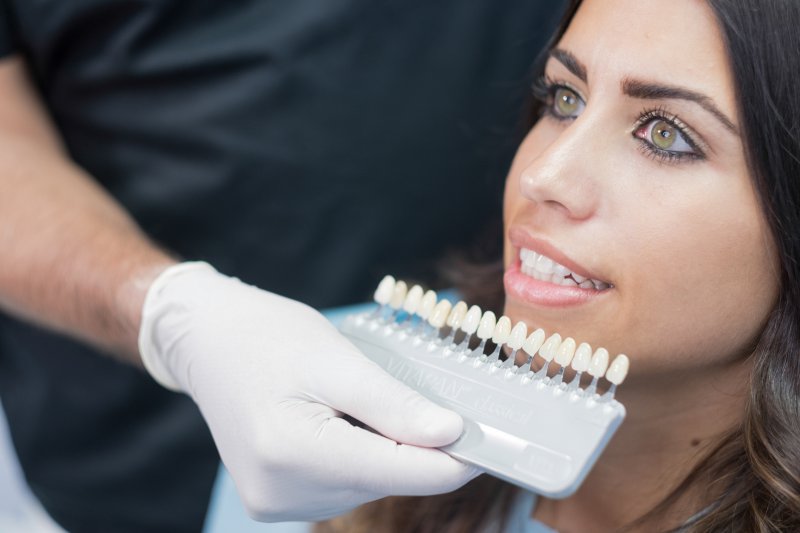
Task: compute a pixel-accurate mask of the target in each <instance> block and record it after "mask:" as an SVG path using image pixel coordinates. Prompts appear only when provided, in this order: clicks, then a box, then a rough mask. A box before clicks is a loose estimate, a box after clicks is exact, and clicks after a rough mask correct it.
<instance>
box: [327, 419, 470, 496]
mask: <svg viewBox="0 0 800 533" xmlns="http://www.w3.org/2000/svg"><path fill="white" fill-rule="evenodd" d="M316 436H317V447H316V449H317V450H320V451H321V450H324V452H323V453H324V457H320V459H322V460H323V461H324V462H325V464H327V465H330V468H335V470H336V472H337V473H339V475H340V476H344V479H343V480H342V481H343V483H342V485H343V486H345V485H346V486H350V487H353V488H355V489H360V490H361V491H363V492H364V493H367V495H370V496H371V497H370V498H369V499H377V498H380V497H383V496H387V495H405V496H424V495H430V494H440V493H443V492H450V491H452V490H455V489H457V488H458V487H460V486H462V485H463V484H465V483H466V482H468V481H469V480H471V479H473V478H474V477H475V476H477V475H479V474H480V473H481V471H480V470H479V469H477V468H475V467H472V466H470V465H466V464H464V463H461V462H460V461H457V460H456V459H453V458H452V457H450V456H449V455H447V454H446V453H444V452H442V451H439V450H434V449H430V448H420V447H417V446H411V445H407V444H397V443H396V442H394V441H392V440H390V439H387V438H385V437H382V436H381V435H377V434H375V433H370V432H369V431H366V430H364V429H361V428H357V427H354V426H352V425H350V424H349V423H347V422H346V421H345V420H342V419H341V418H335V417H334V418H330V419H328V420H327V421H326V422H325V423H324V425H323V426H322V427H321V428H320V429H319V431H317V433H316ZM355 497H356V498H361V499H362V501H358V502H355V503H356V504H358V503H363V501H367V500H363V498H364V496H363V495H362V496H358V495H356V496H355Z"/></svg>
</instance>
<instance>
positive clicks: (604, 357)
mask: <svg viewBox="0 0 800 533" xmlns="http://www.w3.org/2000/svg"><path fill="white" fill-rule="evenodd" d="M607 368H608V350H606V349H605V348H598V349H597V350H595V351H594V355H593V356H592V360H591V361H590V362H589V374H590V375H592V376H593V377H596V378H602V377H603V374H605V373H606V369H607Z"/></svg>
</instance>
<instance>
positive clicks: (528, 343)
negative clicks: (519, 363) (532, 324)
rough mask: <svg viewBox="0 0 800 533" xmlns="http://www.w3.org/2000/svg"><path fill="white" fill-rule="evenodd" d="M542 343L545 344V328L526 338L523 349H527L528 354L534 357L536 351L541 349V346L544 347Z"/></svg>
mask: <svg viewBox="0 0 800 533" xmlns="http://www.w3.org/2000/svg"><path fill="white" fill-rule="evenodd" d="M542 344H544V330H543V329H542V328H539V329H537V330H536V331H534V332H533V333H531V334H530V335H528V338H527V339H525V342H524V343H522V349H523V350H525V352H526V353H527V354H528V355H530V356H531V357H533V356H534V355H536V352H538V351H539V348H541V347H542Z"/></svg>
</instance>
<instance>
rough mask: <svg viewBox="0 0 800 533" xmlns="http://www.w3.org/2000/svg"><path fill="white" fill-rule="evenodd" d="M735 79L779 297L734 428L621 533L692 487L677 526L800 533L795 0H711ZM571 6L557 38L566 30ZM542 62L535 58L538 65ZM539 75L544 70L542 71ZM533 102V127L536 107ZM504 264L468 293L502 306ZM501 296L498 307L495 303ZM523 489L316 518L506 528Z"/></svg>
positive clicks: (444, 528)
mask: <svg viewBox="0 0 800 533" xmlns="http://www.w3.org/2000/svg"><path fill="white" fill-rule="evenodd" d="M708 3H709V5H710V7H711V8H712V10H713V11H714V13H715V15H716V18H717V22H718V24H719V27H720V29H721V32H722V35H723V38H724V39H725V45H726V47H727V52H728V60H729V63H730V68H731V71H732V73H733V77H734V79H735V82H736V83H735V85H736V98H737V104H738V117H739V119H740V122H741V136H742V139H743V142H744V146H745V151H746V157H747V161H748V165H749V170H750V174H751V176H752V177H753V180H754V186H755V188H756V189H757V191H758V194H759V199H760V201H761V204H762V208H763V210H764V213H765V215H766V217H767V220H768V223H769V226H770V229H771V233H772V238H773V240H774V242H775V243H776V245H777V249H778V255H779V259H780V268H781V272H780V283H781V286H780V293H779V297H778V301H777V303H776V305H775V308H774V309H773V310H772V312H771V314H770V316H769V318H768V321H767V324H766V326H765V328H764V331H763V332H762V334H761V336H760V338H759V342H758V344H757V346H756V348H755V350H754V351H753V354H752V355H751V357H752V358H753V371H752V375H751V384H750V394H749V398H748V402H747V405H746V410H745V413H744V417H743V422H742V423H741V426H739V427H736V428H733V429H732V430H731V431H730V432H729V433H728V434H727V435H725V436H724V437H722V438H721V439H720V440H719V441H718V442H717V443H716V445H715V446H713V447H712V449H711V450H710V451H709V452H708V453H707V454H706V455H705V457H704V458H703V459H701V460H700V461H699V463H698V464H697V466H696V467H695V468H694V469H693V470H692V471H691V472H690V473H689V475H688V476H687V477H686V478H685V479H684V480H683V481H682V482H681V483H679V484H678V486H676V487H675V488H674V489H673V490H672V492H671V493H670V494H669V495H668V496H667V497H666V498H665V499H664V500H663V501H662V502H661V503H659V504H658V505H657V506H656V507H655V508H654V509H652V510H650V511H649V512H648V513H647V514H646V515H645V516H643V517H641V518H639V519H638V520H637V521H636V522H634V523H632V524H629V525H628V526H627V527H626V528H624V529H626V530H632V529H646V530H653V529H654V526H648V524H659V523H663V519H664V518H665V517H666V516H667V515H668V513H669V512H670V511H671V510H673V509H675V507H676V504H678V502H679V501H680V500H681V498H682V496H684V495H686V494H687V493H688V492H689V490H690V489H692V488H696V487H698V486H700V487H705V488H710V489H711V490H709V491H707V492H706V493H707V494H713V495H715V498H716V499H714V500H713V501H710V502H703V503H704V504H705V511H704V512H702V513H699V514H697V515H695V516H694V517H692V518H688V517H687V518H686V519H687V520H688V521H687V522H685V523H684V524H683V525H682V526H681V527H679V528H678V529H676V530H674V531H678V530H679V531H682V532H684V531H685V532H693V533H711V532H739V531H758V532H778V531H779V532H800V1H798V0H708ZM579 5H580V0H574V1H572V2H570V4H569V6H568V7H567V10H566V12H565V16H564V18H563V20H562V23H561V25H560V27H559V29H558V31H557V32H556V34H555V35H554V37H553V39H552V40H551V46H552V45H554V44H555V43H556V42H557V41H558V40H559V39H560V38H561V36H562V35H563V33H564V32H565V31H566V28H567V26H568V25H569V23H570V21H571V20H572V17H573V16H574V14H575V12H576V11H577V9H578V7H579ZM543 67H544V60H543V58H540V59H539V60H538V61H537V66H536V70H538V71H541V70H542V69H543ZM537 74H538V73H537ZM538 107H539V106H538V105H537V104H532V106H531V109H530V114H529V116H530V117H531V123H533V122H535V120H536V119H537V118H538V116H539V115H540V113H539V111H540V109H538ZM501 274H502V268H500V267H498V264H497V263H496V262H495V263H493V264H489V265H488V266H483V267H464V268H459V269H458V270H457V275H458V279H457V280H456V282H457V284H458V286H460V287H461V288H462V290H463V292H464V294H465V296H467V298H468V301H471V302H476V303H483V304H484V305H483V307H484V308H489V309H492V308H493V309H496V310H501V309H500V306H499V303H498V302H499V300H498V299H497V295H498V294H501V293H502V284H501V280H500V277H501ZM492 302H494V303H492ZM515 493H516V489H515V488H514V487H512V486H510V485H508V484H507V483H504V482H502V481H499V480H496V479H494V478H490V477H488V476H481V477H480V478H478V479H476V480H474V481H472V482H471V483H469V484H467V485H466V486H464V487H462V488H461V489H459V490H457V491H454V492H452V493H450V494H443V495H439V496H430V497H392V498H386V499H384V500H381V501H378V502H374V503H371V504H368V505H364V506H361V507H360V508H358V509H356V510H355V511H354V512H352V513H350V514H348V515H346V516H343V517H339V518H337V519H334V520H330V521H328V522H324V523H321V524H318V525H317V526H316V529H315V531H316V532H317V533H340V532H342V533H343V532H347V533H361V532H365V533H366V532H387V533H388V532H396V531H400V532H409V533H434V532H436V533H440V532H441V533H467V532H473V531H491V530H492V529H494V530H495V531H502V529H503V521H504V518H505V517H506V516H507V515H508V512H509V510H510V508H511V506H512V504H513V498H514V495H515Z"/></svg>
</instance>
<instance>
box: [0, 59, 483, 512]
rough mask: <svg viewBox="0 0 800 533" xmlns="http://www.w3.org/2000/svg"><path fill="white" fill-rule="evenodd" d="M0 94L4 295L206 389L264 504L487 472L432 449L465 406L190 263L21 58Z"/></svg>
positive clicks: (314, 500)
mask: <svg viewBox="0 0 800 533" xmlns="http://www.w3.org/2000/svg"><path fill="white" fill-rule="evenodd" d="M0 94H2V95H3V98H2V99H0V250H2V254H1V255H0V309H2V310H3V311H5V312H7V313H9V314H12V315H15V316H18V317H21V318H24V319H27V320H30V321H33V322H36V323H38V324H41V325H43V326H45V327H48V328H51V329H54V330H57V331H60V332H62V333H65V334H67V335H70V336H73V337H76V338H79V339H82V340H84V341H85V342H88V343H91V344H93V345H95V346H97V347H100V348H101V349H102V350H103V351H104V352H106V353H109V354H114V355H115V356H117V357H121V358H123V359H125V360H126V361H128V362H130V363H132V364H139V365H141V364H142V361H143V362H144V363H145V366H146V367H147V369H148V370H149V371H150V373H151V374H152V375H153V376H154V378H155V379H156V380H157V381H159V382H160V383H162V384H163V385H165V386H167V387H170V388H173V389H176V390H181V391H183V392H186V393H187V394H189V395H191V397H192V398H193V399H194V400H195V402H196V403H197V404H198V405H199V407H200V410H201V412H202V413H203V416H204V417H205V419H206V422H207V423H208V425H209V427H210V428H211V432H212V434H213V436H214V439H215V441H216V444H217V447H218V449H219V451H220V454H221V456H222V459H223V461H224V462H225V464H226V466H227V468H228V469H229V471H230V473H231V476H232V477H233V479H234V481H235V483H236V485H237V488H238V490H239V493H240V496H241V497H242V499H243V501H244V502H245V505H246V507H247V509H248V511H249V512H250V513H251V515H252V516H254V517H256V518H259V519H262V520H288V519H321V518H326V517H329V516H332V515H335V514H337V513H340V512H343V511H345V510H347V509H349V508H352V507H354V506H357V505H359V504H361V503H364V502H366V501H370V500H373V499H377V498H380V497H383V496H385V495H388V494H432V493H437V492H443V491H447V490H452V489H454V488H456V487H458V486H459V485H461V484H463V483H465V482H466V481H467V480H468V479H469V478H470V477H471V476H473V475H474V472H473V471H472V470H471V469H469V468H468V467H466V466H464V465H462V464H461V463H459V462H457V461H455V460H453V459H451V458H450V457H449V456H447V455H445V454H444V453H442V452H439V451H437V450H433V449H430V447H436V446H440V445H444V444H447V443H449V442H451V441H453V440H455V439H456V438H457V437H458V435H459V433H460V431H461V419H460V418H459V417H458V416H457V415H455V414H453V413H451V412H449V411H446V410H444V409H441V408H439V407H436V406H435V405H433V404H431V403H430V402H428V401H427V400H425V399H424V398H422V397H421V396H419V395H418V394H416V393H414V392H413V391H411V390H410V389H408V388H406V387H405V386H403V385H402V384H400V383H398V382H396V381H394V380H393V379H392V378H390V377H389V376H388V375H387V374H385V373H384V372H383V371H382V370H381V369H380V368H378V367H377V366H376V365H374V364H372V363H371V362H370V361H368V360H367V359H366V358H364V357H363V356H362V355H361V354H360V353H359V352H358V351H357V350H355V349H354V348H353V347H352V346H351V345H350V344H349V343H348V342H347V341H346V340H345V339H343V338H342V337H341V336H340V335H339V334H338V333H337V332H336V331H335V329H333V328H332V327H331V326H330V324H329V323H328V322H327V321H326V320H325V319H324V317H322V316H321V315H320V314H319V313H317V312H316V311H314V310H313V309H311V308H309V307H307V306H305V305H303V304H300V303H298V302H295V301H291V300H288V299H285V298H282V297H280V296H277V295H275V294H272V293H269V292H266V291H263V290H261V289H258V288H256V287H252V286H249V285H245V284H243V283H241V282H239V281H238V280H236V279H233V278H229V277H227V276H224V275H222V274H220V273H218V272H216V271H215V270H214V269H213V268H211V267H209V266H208V265H205V264H192V263H186V264H177V263H176V261H175V260H174V259H173V258H172V257H170V255H169V254H168V253H166V252H164V251H162V250H160V249H159V248H158V247H157V246H156V245H154V243H152V242H151V241H150V240H148V238H147V237H146V236H145V235H144V234H143V233H142V231H141V230H140V229H139V228H138V227H137V226H136V224H135V222H134V221H133V220H132V219H131V217H130V216H129V215H128V214H126V213H125V211H124V210H123V209H122V208H121V207H120V206H119V205H118V204H117V203H116V202H115V201H114V199H113V198H111V197H110V196H109V195H108V194H107V193H106V192H105V191H104V190H103V189H102V188H100V187H99V186H98V185H97V184H96V182H95V181H94V180H93V179H92V178H91V177H90V176H88V175H87V174H86V173H85V172H84V171H82V170H81V169H80V168H78V167H77V166H76V165H75V164H73V163H72V162H71V161H70V160H69V157H68V155H67V154H66V153H65V151H64V148H63V147H62V145H61V143H60V141H59V139H58V135H57V133H56V132H55V130H54V128H53V126H52V125H51V123H50V122H49V120H48V117H47V115H46V113H45V112H44V111H43V109H42V106H41V104H40V102H38V101H37V99H36V97H35V91H34V90H33V88H32V87H31V84H30V83H29V80H28V78H27V76H26V71H25V68H24V65H23V63H22V62H21V60H20V59H18V58H13V57H12V58H7V59H4V60H0ZM99 149H101V148H99ZM342 413H346V414H348V415H350V416H352V417H354V418H356V419H358V420H361V421H362V422H364V423H366V424H367V425H369V426H370V427H373V428H375V429H376V430H377V431H378V432H380V433H381V434H383V435H386V437H388V438H385V437H382V436H380V435H376V434H374V433H371V432H368V431H366V430H363V429H359V428H356V427H353V426H351V425H350V424H348V423H347V422H346V421H345V420H344V419H343V418H341V416H340V415H341V414H342ZM398 442H399V443H404V444H397V443H398Z"/></svg>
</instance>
